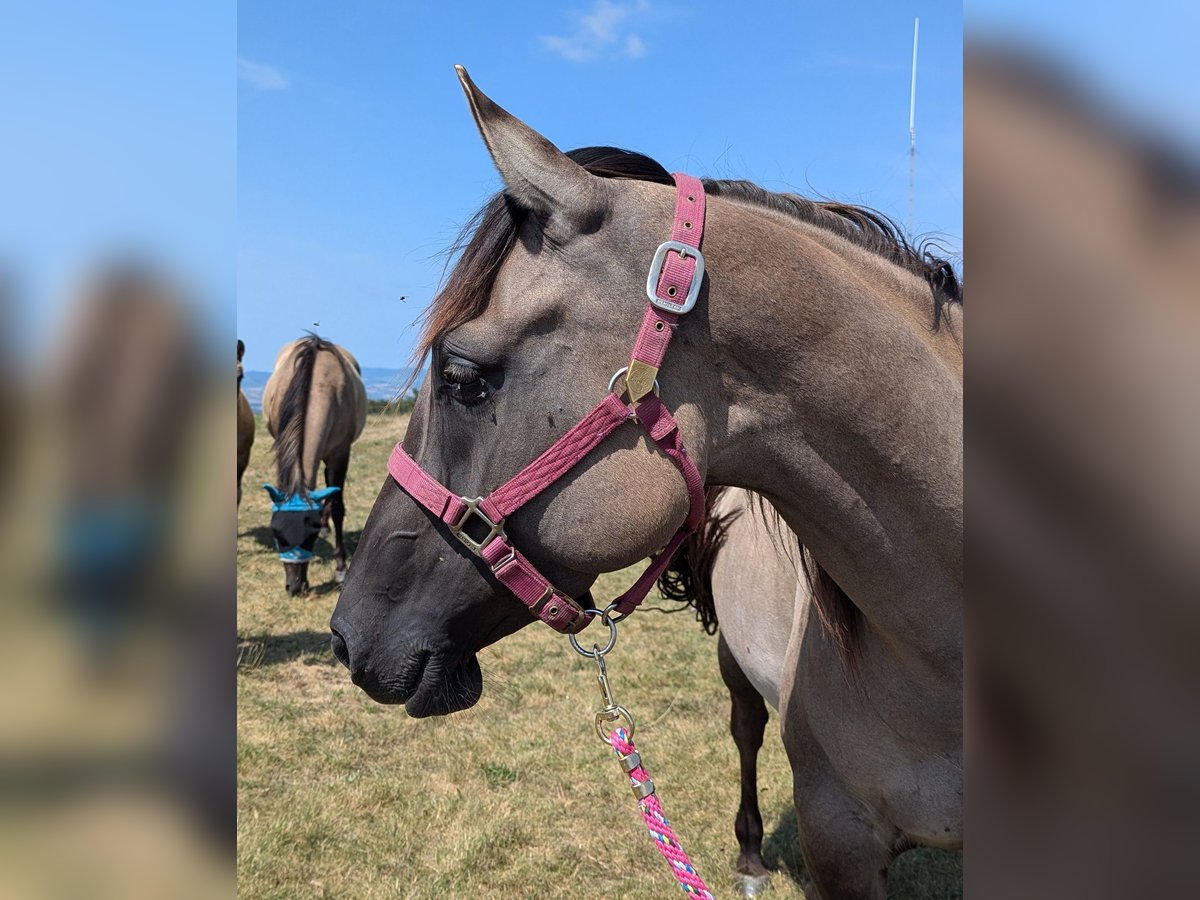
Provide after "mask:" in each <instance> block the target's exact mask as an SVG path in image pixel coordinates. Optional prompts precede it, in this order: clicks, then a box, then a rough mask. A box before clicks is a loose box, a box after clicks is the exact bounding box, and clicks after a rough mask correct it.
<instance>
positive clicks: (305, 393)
mask: <svg viewBox="0 0 1200 900" xmlns="http://www.w3.org/2000/svg"><path fill="white" fill-rule="evenodd" d="M361 373H362V369H361V368H360V367H359V365H358V361H357V360H356V359H355V358H354V357H353V356H351V355H350V353H349V352H348V351H346V350H345V349H343V348H342V347H339V346H337V345H336V344H334V343H332V342H330V341H327V340H325V339H324V338H321V337H319V336H317V335H315V334H311V333H310V334H309V335H308V336H307V337H303V338H300V339H299V340H297V341H293V342H292V343H290V344H288V345H287V346H285V347H284V348H283V349H282V350H280V351H279V356H278V357H276V359H275V367H274V370H273V371H272V372H271V377H270V378H269V379H267V384H266V387H264V388H263V419H264V420H265V422H266V425H267V431H268V432H270V434H271V437H273V438H274V439H275V445H274V449H275V465H276V472H277V474H278V481H279V486H278V487H276V486H274V485H271V484H264V485H263V488H264V489H265V490H266V491H267V493H268V494H269V495H270V497H271V501H272V512H271V531H272V533H273V535H274V537H275V545H276V547H277V548H278V549H279V555H280V559H282V560H283V564H284V566H283V569H284V588H285V589H286V590H287V592H288V594H290V595H291V596H293V597H295V596H299V595H302V594H306V593H307V592H308V590H309V584H308V562H309V560H311V559H312V556H313V547H314V546H315V545H316V541H317V535H318V534H319V533H320V531H321V528H322V527H323V526H327V525H328V523H329V522H330V520H332V522H333V529H334V547H333V558H334V561H335V563H336V569H335V570H334V575H333V577H334V581H335V582H336V583H337V584H341V583H342V582H343V581H344V580H345V577H346V547H345V543H344V540H343V534H342V523H343V520H344V519H345V516H346V505H345V502H344V501H343V499H342V491H343V488H344V487H345V485H346V472H347V471H348V470H349V467H350V446H351V445H352V444H353V443H354V442H355V441H356V440H358V437H359V435H361V434H362V432H363V428H365V427H366V424H367V391H366V388H365V387H364V385H363V381H362V374H361ZM321 463H324V464H325V485H326V486H325V487H324V488H322V489H320V490H317V489H316V488H317V470H318V469H319V468H320V466H321Z"/></svg>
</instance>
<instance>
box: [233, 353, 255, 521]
mask: <svg viewBox="0 0 1200 900" xmlns="http://www.w3.org/2000/svg"><path fill="white" fill-rule="evenodd" d="M245 353H246V345H245V344H244V343H243V342H242V339H241V338H238V342H237V502H238V505H239V506H240V505H241V503H242V476H243V475H244V474H246V466H248V465H250V448H251V447H253V446H254V411H253V410H252V409H250V401H249V400H247V399H246V395H245V394H244V393H242V374H243V373H242V356H243V355H245Z"/></svg>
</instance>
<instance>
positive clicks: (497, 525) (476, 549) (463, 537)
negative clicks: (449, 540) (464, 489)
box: [449, 497, 508, 556]
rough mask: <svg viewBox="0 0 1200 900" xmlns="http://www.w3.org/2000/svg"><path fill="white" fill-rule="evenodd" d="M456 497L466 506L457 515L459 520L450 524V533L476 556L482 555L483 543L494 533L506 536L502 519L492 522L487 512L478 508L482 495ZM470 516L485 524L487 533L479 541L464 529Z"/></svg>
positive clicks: (494, 534) (493, 535)
mask: <svg viewBox="0 0 1200 900" xmlns="http://www.w3.org/2000/svg"><path fill="white" fill-rule="evenodd" d="M458 499H459V500H461V501H462V502H463V503H465V504H466V505H467V508H466V510H465V511H464V512H463V514H462V516H461V517H459V520H458V521H457V522H455V523H454V524H453V525H450V526H449V528H450V533H451V534H453V535H454V536H455V537H456V538H458V539H459V540H460V541H462V542H463V544H465V545H466V547H467V549H468V550H470V551H471V552H472V553H474V554H475V555H476V556H482V555H483V548H484V545H486V544H487V542H488V541H490V540H491V539H492V538H494V537H495V536H496V535H498V534H499V535H503V536H504V537H505V539H507V538H508V535H507V534H504V520H503V519H501V520H500V521H499V522H493V521H492V520H491V519H489V518H488V517H487V513H485V512H484V511H483V510H481V509H480V508H479V504H480V503H482V502H483V498H482V497H475V498H470V497H459V498H458ZM472 516H474V517H475V518H477V519H479V520H480V521H481V522H483V524H484V525H485V526H487V534H485V535H484V536H483V538H482V539H481V540H479V541H476V540H475V538H473V537H472V536H471V535H470V534H468V533H467V531H466V525H467V522H468V521H469V520H470V519H471V517H472Z"/></svg>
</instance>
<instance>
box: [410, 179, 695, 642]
mask: <svg viewBox="0 0 1200 900" xmlns="http://www.w3.org/2000/svg"><path fill="white" fill-rule="evenodd" d="M673 177H674V179H675V187H676V198H675V218H674V223H673V225H672V228H671V240H670V241H667V242H666V243H664V244H662V245H660V246H659V248H658V250H657V251H656V252H655V254H654V258H653V260H652V262H651V265H650V273H649V276H648V277H647V280H646V294H647V298H648V300H649V306H648V307H647V309H646V314H645V316H644V317H643V319H642V325H641V328H640V329H639V331H638V336H637V340H636V342H635V343H634V346H633V352H632V353H631V355H630V361H629V365H628V366H627V367H626V368H624V369H622V370H621V371H620V372H618V375H620V374H622V373H624V375H625V391H624V393H625V394H626V395H627V396H628V397H629V401H628V402H626V401H624V400H622V399H621V398H620V396H619V395H618V394H615V393H612V391H611V390H610V392H609V393H608V395H607V396H605V398H604V399H603V400H601V401H600V403H599V404H598V405H597V406H596V408H595V409H593V410H592V411H591V412H590V413H588V414H587V415H586V416H584V418H583V419H581V420H580V421H579V422H578V423H577V424H576V425H575V426H574V427H573V428H571V430H570V431H568V432H567V433H566V434H564V435H563V436H562V437H561V438H559V439H558V440H557V441H555V442H554V443H553V444H551V445H550V447H549V448H548V449H547V450H546V451H545V452H543V453H542V455H541V456H539V457H538V458H537V459H535V460H534V461H533V462H531V463H530V464H529V465H528V466H526V467H525V468H524V469H522V470H521V471H520V472H518V473H517V475H516V476H514V477H513V478H512V479H510V480H509V481H507V482H505V483H504V484H503V485H501V486H500V487H498V488H496V490H494V491H492V492H491V493H490V494H488V495H487V496H486V497H475V498H468V497H464V496H459V495H457V494H454V493H452V492H451V491H450V490H449V489H447V488H446V487H445V486H443V485H442V484H441V482H439V481H438V480H437V479H436V478H434V477H433V476H431V475H430V474H429V473H428V472H426V471H425V470H424V469H422V468H421V466H420V465H419V464H418V463H417V462H416V460H414V459H413V458H412V457H411V456H409V455H408V453H406V452H405V450H404V447H403V446H401V445H400V444H397V445H396V446H395V448H394V449H393V450H392V455H391V458H390V459H389V460H388V472H389V473H390V474H391V476H392V478H394V479H395V480H396V483H397V484H399V485H400V487H401V488H403V489H404V490H405V492H407V493H408V494H409V496H411V497H412V498H413V499H414V500H416V501H417V503H419V504H420V505H421V506H423V507H424V508H425V509H427V510H428V511H429V512H430V513H432V514H433V515H434V516H436V517H437V518H439V519H441V520H442V521H443V522H444V523H445V524H446V525H447V526H448V527H449V529H450V531H451V533H452V534H453V535H454V536H455V537H456V538H458V539H459V540H460V541H461V542H462V543H463V544H464V545H465V546H466V547H467V549H468V550H470V551H471V552H472V553H474V554H475V555H476V556H479V557H481V558H482V559H483V560H484V561H485V562H486V563H487V565H488V568H489V569H490V570H491V572H492V575H494V576H495V578H496V579H497V580H498V581H499V582H500V583H501V584H503V585H504V586H505V587H507V588H508V589H509V590H510V591H512V592H513V594H515V595H516V596H517V597H518V598H519V599H520V600H521V602H522V603H524V604H525V605H526V606H527V607H528V608H529V610H530V612H532V613H533V614H534V615H535V616H536V617H537V618H539V619H541V620H542V621H543V622H545V623H546V624H547V625H549V626H550V627H552V628H554V629H555V630H557V631H560V632H563V633H567V634H574V633H576V632H578V631H581V630H582V629H583V628H584V627H586V626H587V624H588V622H590V621H591V618H592V615H591V614H590V613H588V612H587V611H586V610H584V609H583V607H581V606H580V605H579V604H578V603H577V602H575V600H573V599H572V598H571V597H568V596H567V595H566V594H563V593H562V592H561V591H558V590H557V589H555V587H554V586H553V584H551V582H550V581H549V579H547V578H546V577H545V576H544V575H542V574H541V573H540V572H539V571H538V570H537V568H536V567H535V566H534V565H533V564H532V563H531V562H530V561H529V560H528V559H527V558H526V557H525V556H524V555H523V554H522V553H521V552H520V551H519V550H517V549H516V547H514V546H513V545H512V543H511V542H510V541H509V539H508V535H507V534H505V531H504V520H505V519H506V518H507V517H508V516H510V515H512V514H513V513H514V512H516V511H517V510H518V509H520V508H521V507H522V506H524V505H525V504H526V503H528V502H529V501H530V500H532V499H533V498H534V497H536V496H537V495H538V494H540V493H541V492H542V491H544V490H545V489H546V488H548V487H550V485H552V484H554V483H555V482H557V481H558V480H559V479H560V478H562V477H563V476H564V475H566V473H567V472H569V471H571V469H573V468H574V467H575V466H577V465H578V464H579V463H580V461H581V460H583V458H584V457H586V456H587V455H588V453H590V452H591V451H592V450H594V449H595V448H596V447H597V446H598V445H599V444H600V442H601V441H603V440H604V439H605V438H606V437H608V436H609V435H610V434H612V433H613V432H614V431H615V430H616V429H617V428H619V427H620V426H621V425H623V424H625V423H626V422H630V421H634V420H636V421H637V422H639V423H641V425H642V427H643V428H644V429H645V430H646V433H647V434H648V435H649V437H650V439H651V440H652V441H654V443H655V444H656V445H657V446H658V447H659V449H661V450H662V451H663V452H664V453H665V454H666V455H667V456H668V457H670V459H671V461H672V462H674V463H675V465H676V466H678V468H679V471H680V473H681V474H682V475H683V480H684V483H685V484H686V485H687V490H688V499H689V504H690V506H689V510H688V515H687V518H686V519H685V520H684V522H683V525H682V526H680V528H679V530H678V531H677V532H676V533H675V535H674V537H672V538H671V540H670V541H669V542H668V543H667V546H666V547H664V548H663V550H662V552H660V553H659V554H658V555H657V556H656V557H655V558H654V561H653V562H652V563H651V564H650V566H649V567H648V568H647V569H646V571H645V572H643V573H642V575H641V577H640V578H638V580H637V581H636V582H635V583H634V584H633V586H632V587H631V588H630V589H629V590H628V591H626V592H625V593H624V594H622V595H621V596H620V597H618V598H617V599H616V601H614V605H615V607H616V611H617V612H618V613H619V614H621V615H628V614H629V613H631V612H632V611H633V610H634V609H635V608H636V607H637V605H638V604H639V603H641V602H642V600H643V599H644V598H645V596H646V594H647V593H649V591H650V589H651V588H652V587H653V586H654V583H655V582H656V581H657V580H658V578H659V576H660V575H661V574H662V573H663V571H665V569H666V568H667V566H668V565H669V564H670V562H671V558H672V557H673V556H674V555H675V552H676V551H677V550H678V549H679V547H680V545H681V544H682V543H683V542H684V541H685V540H686V539H687V538H688V536H689V535H691V534H692V533H693V532H695V530H696V529H697V528H699V526H700V523H701V521H702V520H703V518H704V483H703V479H702V478H701V477H700V472H699V470H698V469H697V468H696V464H695V463H694V462H692V459H691V457H690V456H688V454H687V451H686V450H685V449H684V446H683V437H682V436H681V435H680V433H679V424H678V423H677V422H676V421H675V417H674V416H672V415H671V411H670V410H668V409H667V407H666V406H665V405H664V404H663V403H662V401H661V400H659V398H658V394H657V393H656V392H655V388H656V383H655V378H656V376H657V374H658V370H659V367H660V366H661V365H662V361H663V357H664V356H665V355H666V352H667V347H668V346H669V345H670V342H671V335H672V334H673V332H674V329H675V327H676V325H677V324H678V321H679V317H680V316H681V315H683V314H685V313H687V312H689V311H690V310H691V309H692V307H693V306H695V304H696V298H697V296H698V294H699V292H700V284H701V282H702V281H703V279H704V256H703V254H701V252H700V239H701V236H702V235H703V233H704V209H705V207H704V186H703V184H702V183H701V182H700V180H699V179H697V178H693V177H691V176H690V175H684V174H682V173H676V174H675V175H674V176H673ZM617 380H618V378H617V377H616V376H614V378H613V381H614V383H615V382H616V381H617ZM610 387H611V386H610Z"/></svg>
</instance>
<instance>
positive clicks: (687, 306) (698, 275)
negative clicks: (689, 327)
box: [646, 241, 704, 315]
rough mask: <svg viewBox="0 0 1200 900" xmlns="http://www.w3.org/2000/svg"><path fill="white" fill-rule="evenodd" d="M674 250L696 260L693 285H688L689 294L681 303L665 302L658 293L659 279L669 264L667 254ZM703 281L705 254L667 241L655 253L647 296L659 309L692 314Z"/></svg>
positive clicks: (678, 243)
mask: <svg viewBox="0 0 1200 900" xmlns="http://www.w3.org/2000/svg"><path fill="white" fill-rule="evenodd" d="M672 250H674V251H675V252H676V253H678V254H679V255H680V256H684V257H687V256H690V257H692V258H693V259H695V260H696V271H694V272H693V273H692V283H691V284H689V285H688V289H687V294H686V295H685V296H684V298H683V302H681V303H675V302H674V301H672V300H664V299H662V297H660V296H658V293H657V292H658V279H659V278H660V277H661V276H662V270H663V266H665V265H666V264H667V253H669V252H670V251H672ZM702 281H704V254H703V253H701V252H700V251H699V250H697V249H696V248H695V247H692V246H689V245H688V244H685V243H683V242H682V241H667V242H666V243H663V244H659V245H658V249H657V250H655V251H654V259H653V260H652V261H651V263H650V274H649V275H647V276H646V296H647V297H648V298H649V300H650V303H651V304H652V305H653V306H657V307H658V308H659V309H661V310H665V311H666V312H669V313H675V314H676V315H681V314H683V313H686V312H691V311H692V307H693V306H695V305H696V298H697V297H699V296H700V283H701V282H702Z"/></svg>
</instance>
